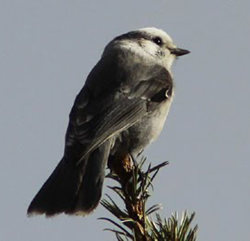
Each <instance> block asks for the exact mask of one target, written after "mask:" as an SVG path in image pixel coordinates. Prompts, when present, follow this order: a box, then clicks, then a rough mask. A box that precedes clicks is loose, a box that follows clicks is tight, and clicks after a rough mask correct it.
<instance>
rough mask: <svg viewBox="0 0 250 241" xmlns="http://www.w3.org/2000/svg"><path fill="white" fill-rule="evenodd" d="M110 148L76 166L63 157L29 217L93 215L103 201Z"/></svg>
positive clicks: (94, 152)
mask: <svg viewBox="0 0 250 241" xmlns="http://www.w3.org/2000/svg"><path fill="white" fill-rule="evenodd" d="M109 147H110V145H109V143H108V142H107V143H105V144H102V145H101V146H100V147H98V148H97V149H96V150H95V151H93V152H92V153H91V154H90V155H89V157H86V159H84V160H83V161H82V162H81V163H80V164H79V165H77V166H75V165H74V163H75V162H73V161H69V160H67V159H66V157H64V158H63V159H62V160H61V161H60V163H59V164H58V165H57V167H56V168H55V170H54V172H53V173H52V174H51V176H50V177H49V178H48V180H47V181H46V182H45V183H44V185H43V186H42V188H41V189H40V191H39V192H38V193H37V195H36V196H35V198H34V199H33V200H32V202H31V204H30V206H29V208H28V215H33V214H45V215H46V216H47V217H50V216H53V215H56V214H60V213H66V214H70V215H86V214H88V213H90V212H92V211H93V210H94V209H95V208H96V207H97V205H98V203H99V201H100V198H101V194H102V186H103V181H104V177H105V167H106V164H107V159H108V154H109Z"/></svg>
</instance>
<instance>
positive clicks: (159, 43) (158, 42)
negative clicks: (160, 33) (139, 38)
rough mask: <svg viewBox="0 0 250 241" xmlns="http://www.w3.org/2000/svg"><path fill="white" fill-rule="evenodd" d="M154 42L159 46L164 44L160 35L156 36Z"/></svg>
mask: <svg viewBox="0 0 250 241" xmlns="http://www.w3.org/2000/svg"><path fill="white" fill-rule="evenodd" d="M153 42H154V43H155V44H157V45H159V46H161V45H162V39H161V38H160V37H154V38H153Z"/></svg>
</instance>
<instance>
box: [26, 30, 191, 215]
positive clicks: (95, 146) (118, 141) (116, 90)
mask: <svg viewBox="0 0 250 241" xmlns="http://www.w3.org/2000/svg"><path fill="white" fill-rule="evenodd" d="M188 53H190V51H188V50H186V49H182V48H178V47H177V46H176V45H175V44H174V42H173V40H172V38H171V37H170V36H169V35H168V34H167V33H166V32H164V31H163V30H161V29H157V28H153V27H147V28H142V29H138V30H133V31H130V32H127V33H125V34H122V35H119V36H118V37H116V38H114V39H113V40H111V41H110V42H109V43H108V44H107V46H106V47H105V48H104V51H103V53H102V55H101V58H100V60H99V61H98V62H97V64H96V65H95V66H94V68H93V69H92V70H91V71H90V73H89V75H88V76H87V78H86V81H85V84H84V86H83V88H82V89H81V90H80V92H79V94H78V95H77V96H76V99H75V101H74V105H73V107H72V109H71V112H70V115H69V124H68V127H67V131H66V135H65V148H64V153H63V157H62V159H61V161H60V162H59V164H58V165H57V166H56V168H55V170H54V171H53V172H52V174H51V175H50V177H49V178H48V179H47V181H46V182H45V183H44V184H43V186H42V187H41V189H40V190H39V192H38V193H37V194H36V196H35V197H34V199H33V200H32V202H31V203H30V205H29V207H28V210H27V214H28V215H29V216H33V215H43V214H44V215H45V216H46V217H51V216H54V215H58V214H61V213H64V214H67V215H81V216H85V215H87V214H90V213H92V212H93V211H94V210H95V209H96V207H97V206H98V204H99V202H100V199H101V196H102V188H103V182H104V178H105V170H106V167H107V163H108V161H109V160H110V159H115V160H118V159H121V158H125V157H126V156H128V155H129V156H131V157H134V158H136V157H138V156H139V155H140V154H141V153H142V152H143V151H144V149H145V148H146V147H147V146H148V145H149V144H151V143H152V142H153V141H155V139H156V138H157V137H158V136H159V134H160V132H161V131H162V128H163V126H164V123H165V121H166V117H167V115H168V112H169V109H170V106H171V103H172V100H173V97H174V80H173V73H172V70H171V69H172V64H173V62H174V61H175V59H176V58H177V57H179V56H182V55H186V54H188Z"/></svg>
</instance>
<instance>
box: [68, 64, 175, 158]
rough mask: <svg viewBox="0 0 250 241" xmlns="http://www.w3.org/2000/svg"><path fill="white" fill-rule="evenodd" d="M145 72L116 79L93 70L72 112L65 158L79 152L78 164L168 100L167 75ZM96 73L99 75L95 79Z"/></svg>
mask: <svg viewBox="0 0 250 241" xmlns="http://www.w3.org/2000/svg"><path fill="white" fill-rule="evenodd" d="M96 68H98V66H97V67H96ZM139 70H140V71H141V74H140V71H139ZM147 70H148V71H147V72H148V74H145V68H137V72H136V74H135V73H133V74H132V73H121V72H122V70H121V71H120V72H119V75H116V74H115V73H114V72H110V73H109V74H107V73H106V75H104V74H102V71H101V70H100V69H99V70H98V69H97V70H95V69H94V74H90V76H89V78H88V80H87V82H86V85H85V86H84V87H83V89H82V90H81V92H80V93H79V94H78V96H77V98H76V100H75V103H74V106H73V108H72V111H71V114H70V122H69V127H68V130H67V134H66V149H65V154H67V150H69V152H70V153H72V151H73V152H74V151H75V150H74V149H76V148H78V149H81V150H80V153H79V155H78V157H77V163H79V162H81V160H83V158H84V157H85V156H86V155H88V154H89V153H91V152H92V151H93V150H95V149H96V148H97V147H98V146H99V145H101V144H102V143H104V142H105V141H106V140H107V139H109V138H111V137H113V136H115V135H116V134H118V133H120V132H121V131H123V130H125V129H127V128H129V127H130V126H132V125H133V124H135V123H136V122H137V121H138V120H140V119H141V118H142V117H144V116H146V115H147V114H148V113H150V111H151V110H152V109H153V108H157V105H159V104H160V103H161V102H162V101H165V100H166V99H167V98H168V96H169V93H170V94H171V92H172V87H173V81H172V78H171V75H170V74H169V72H168V71H167V70H166V69H165V68H163V67H160V66H152V67H151V69H150V68H149V67H148V66H147ZM96 71H97V72H98V73H101V74H100V75H96V73H97V72H96ZM134 71H135V70H134ZM114 75H115V76H116V77H115V78H114ZM124 76H125V78H124ZM135 77H136V79H135ZM93 78H94V79H93ZM103 78H104V79H103ZM119 78H123V79H122V81H121V80H119ZM104 83H106V84H104ZM79 146H80V147H79Z"/></svg>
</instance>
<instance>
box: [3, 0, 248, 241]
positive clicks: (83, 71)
mask: <svg viewBox="0 0 250 241" xmlns="http://www.w3.org/2000/svg"><path fill="white" fill-rule="evenodd" d="M249 11H250V1H249V0H241V1H236V0H221V1H217V0H210V1H197V0H189V1H186V0H175V1H174V0H172V1H170V0H165V1H163V0H158V1H155V0H154V1H152V0H143V1H141V0H138V1H132V0H127V1H114V0H112V1H89V2H88V3H87V1H83V0H82V1H80V0H73V1H66V0H60V1H59V0H50V1H48V0H47V1H44V0H39V1H38V0H23V1H14V0H0V35H1V36H0V56H1V57H0V113H1V115H0V120H1V122H0V123H1V124H0V136H1V138H0V156H1V162H0V163H1V165H0V204H1V205H0V240H4V241H19V240H20V241H34V240H36V241H45V240H46V241H68V240H71V241H83V240H105V241H108V240H115V237H114V235H113V234H112V233H109V232H103V231H102V230H103V229H104V228H106V227H111V225H109V224H108V223H106V222H104V221H98V220H97V218H98V217H102V216H107V215H109V214H107V212H106V211H105V210H104V208H102V207H101V206H99V207H98V209H97V210H96V211H95V213H94V214H93V215H91V216H88V217H85V218H79V217H68V216H65V215H60V216H58V217H56V218H52V219H45V218H44V217H35V218H27V217H26V209H27V207H28V205H29V203H30V201H31V200H32V198H33V197H34V195H35V194H36V192H37V191H38V190H39V188H40V187H41V185H42V184H43V182H44V181H45V180H46V179H47V178H48V176H49V175H50V173H51V172H52V171H53V169H54V167H55V166H56V165H57V163H58V162H59V160H60V159H61V156H62V153H63V146H64V134H65V131H66V127H67V124H68V114H69V111H70V109H71V106H72V104H73V101H74V98H75V96H76V94H77V93H78V91H79V90H80V89H81V87H82V86H83V84H84V81H85V79H86V76H87V74H88V73H89V71H90V70H91V68H92V67H93V66H94V64H95V63H96V62H97V61H98V60H99V58H100V55H101V53H102V50H103V48H104V46H105V45H106V44H107V43H108V41H110V40H111V39H112V38H114V37H115V36H117V35H119V34H122V33H125V32H127V31H129V30H134V29H138V28H142V27H148V26H154V27H158V28H162V29H163V30H165V31H167V32H168V33H169V34H170V35H171V36H172V38H173V39H174V40H175V42H176V44H177V45H178V46H180V47H183V48H186V49H189V50H191V52H192V53H191V54H190V55H187V56H183V57H181V58H180V59H178V61H177V63H176V64H175V66H174V73H175V80H176V96H175V100H174V103H173V105H172V108H171V111H170V114H169V117H168V121H167V125H166V126H165V128H164V131H163V132H162V134H161V136H160V138H159V139H158V140H157V142H155V143H154V144H153V145H152V146H150V148H148V149H147V151H146V153H145V154H146V155H147V157H148V161H152V162H153V163H154V164H158V163H160V162H163V161H166V160H168V161H170V165H169V166H168V167H165V168H164V169H163V170H162V171H161V172H160V174H159V175H158V177H157V179H156V181H155V192H154V197H153V200H152V203H162V204H163V207H164V209H163V210H162V212H161V214H162V216H169V215H171V213H172V212H174V211H178V212H180V213H181V212H182V211H183V210H185V209H187V210H189V211H190V212H192V211H195V212H196V218H195V221H194V223H193V224H196V223H198V225H199V231H198V240H201V241H224V240H226V241H230V240H241V241H249V240H250V230H249V217H250V160H249V158H250V126H249V125H250V94H249V93H250V57H249V56H250V27H249V26H250V15H249ZM106 191H107V188H106V187H105V188H104V192H106ZM109 217H110V216H109Z"/></svg>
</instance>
